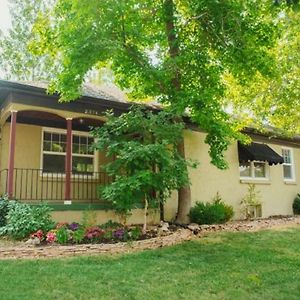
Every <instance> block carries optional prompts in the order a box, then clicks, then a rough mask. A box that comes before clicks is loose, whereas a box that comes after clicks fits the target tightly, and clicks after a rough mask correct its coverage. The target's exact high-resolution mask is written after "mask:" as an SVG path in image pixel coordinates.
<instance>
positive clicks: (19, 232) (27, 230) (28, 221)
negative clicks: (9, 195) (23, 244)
mask: <svg viewBox="0 0 300 300" xmlns="http://www.w3.org/2000/svg"><path fill="white" fill-rule="evenodd" d="M7 207H8V213H7V218H6V219H7V224H6V225H5V226H3V227H1V228H0V235H8V236H10V237H12V238H14V239H23V238H26V237H28V236H29V235H30V234H31V233H33V232H36V231H37V230H39V229H40V230H42V231H43V232H47V231H49V230H50V229H52V228H54V222H53V221H52V219H51V216H50V210H51V209H50V208H49V207H48V206H46V205H44V204H41V205H34V206H33V205H28V204H24V203H20V202H18V201H9V203H8V206H7Z"/></svg>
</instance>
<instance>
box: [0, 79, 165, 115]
mask: <svg viewBox="0 0 300 300" xmlns="http://www.w3.org/2000/svg"><path fill="white" fill-rule="evenodd" d="M46 90H47V82H43V81H40V82H36V81H7V80H0V107H1V108H3V107H5V106H6V105H8V104H10V103H18V104H26V105H31V106H42V107H47V108H51V109H58V110H65V111H70V112H77V113H84V114H87V115H98V116H101V115H103V114H104V112H105V111H107V110H108V109H112V110H113V111H114V113H115V114H116V115H119V114H121V113H123V112H126V111H128V109H129V108H130V107H131V106H132V105H133V104H134V102H131V101H128V100H127V99H126V96H125V94H122V92H120V91H119V90H117V89H116V88H115V87H114V86H107V87H105V86H103V87H100V88H99V87H97V86H95V85H92V84H86V85H84V87H83V92H82V96H81V97H80V98H79V99H77V100H76V101H71V102H64V103H59V102H58V100H59V95H58V94H53V95H49V94H47V92H46ZM143 105H146V106H147V107H149V108H150V109H153V110H157V109H160V107H159V105H156V104H143Z"/></svg>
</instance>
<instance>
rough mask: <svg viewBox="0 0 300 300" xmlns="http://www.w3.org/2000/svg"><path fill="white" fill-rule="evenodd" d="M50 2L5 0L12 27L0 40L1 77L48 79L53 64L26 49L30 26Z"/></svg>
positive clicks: (29, 36)
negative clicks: (6, 0)
mask: <svg viewBox="0 0 300 300" xmlns="http://www.w3.org/2000/svg"><path fill="white" fill-rule="evenodd" d="M46 3H47V5H51V3H53V1H52V0H51V1H47V2H46V1H44V0H9V4H10V14H11V19H12V27H11V28H10V29H9V31H8V33H7V34H5V35H4V34H2V35H1V37H0V67H1V68H2V71H3V73H4V77H5V78H7V79H14V80H45V79H49V78H50V73H51V66H52V65H53V62H50V60H48V59H47V57H45V56H43V57H41V56H36V55H33V54H32V53H31V52H30V51H29V49H28V41H29V40H30V39H31V38H32V36H33V33H32V27H33V24H34V23H35V21H36V19H37V16H38V14H39V13H42V12H43V11H44V10H45V8H46Z"/></svg>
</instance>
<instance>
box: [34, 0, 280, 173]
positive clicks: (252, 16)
mask: <svg viewBox="0 0 300 300" xmlns="http://www.w3.org/2000/svg"><path fill="white" fill-rule="evenodd" d="M270 6H271V5H270V1H267V0H263V1H261V0H260V1H259V0H251V1H250V0H246V1H241V0H226V1H218V0H212V1H205V0H189V1H186V0H181V1H175V0H163V1H162V0H155V1H137V0H126V1H125V0H103V1H96V0H58V1H57V3H56V5H55V7H54V8H53V9H52V10H51V11H49V12H47V14H45V15H44V16H43V17H41V18H40V19H39V22H38V23H37V24H36V25H35V29H34V30H35V40H34V43H33V44H32V49H33V50H34V51H35V52H36V53H40V54H45V53H48V54H51V55H52V57H53V59H55V60H56V61H58V62H59V64H60V65H61V67H62V69H61V72H60V73H58V74H57V76H56V78H55V79H54V80H53V82H52V85H51V88H50V90H52V91H59V92H60V95H61V98H62V100H63V101H70V100H74V99H76V98H77V97H78V96H79V95H80V86H81V84H82V82H83V80H84V76H85V74H86V73H87V72H88V71H89V70H90V69H91V68H92V67H93V66H101V65H105V64H107V63H110V64H111V68H112V70H113V72H114V74H115V79H116V82H117V84H119V85H120V86H121V87H122V88H126V89H129V90H130V91H131V97H133V98H134V99H143V98H145V97H149V96H150V97H153V98H154V99H156V100H159V101H160V102H162V103H163V104H164V105H165V106H166V107H170V108H171V109H172V110H173V111H175V112H177V113H180V114H183V113H189V115H190V116H191V118H192V119H193V121H195V122H196V123H197V124H199V126H201V128H203V129H204V130H206V131H207V137H206V142H207V143H208V144H209V145H210V156H211V161H212V163H213V164H215V165H216V166H218V167H219V168H226V166H227V164H226V161H225V160H224V154H223V153H224V151H225V150H226V149H227V147H228V145H229V143H230V141H231V140H232V139H233V138H235V139H242V138H243V136H242V135H241V134H240V129H241V128H242V127H243V126H244V125H245V123H244V122H243V120H241V119H240V118H231V108H230V106H231V105H235V101H232V100H231V99H229V100H228V98H226V97H225V96H226V91H227V90H228V85H227V84H228V82H229V81H228V80H227V81H226V78H228V77H230V78H233V79H232V80H234V81H235V83H236V85H241V86H245V85H247V84H248V83H249V82H251V80H252V79H253V77H254V76H257V74H259V75H260V76H262V77H263V78H268V77H271V76H274V73H275V71H274V64H275V54H274V53H273V52H272V51H271V50H272V49H273V47H274V45H275V43H276V40H277V37H278V28H277V25H276V22H275V21H274V19H273V17H272V14H271V13H270ZM228 107H229V108H230V109H228Z"/></svg>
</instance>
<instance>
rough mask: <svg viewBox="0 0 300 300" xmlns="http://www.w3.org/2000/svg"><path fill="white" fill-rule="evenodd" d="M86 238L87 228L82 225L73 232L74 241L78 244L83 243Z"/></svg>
mask: <svg viewBox="0 0 300 300" xmlns="http://www.w3.org/2000/svg"><path fill="white" fill-rule="evenodd" d="M84 238H85V229H84V228H83V227H82V226H81V227H79V228H78V229H77V230H76V231H74V232H73V241H74V242H75V243H76V244H80V243H82V242H83V240H84Z"/></svg>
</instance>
